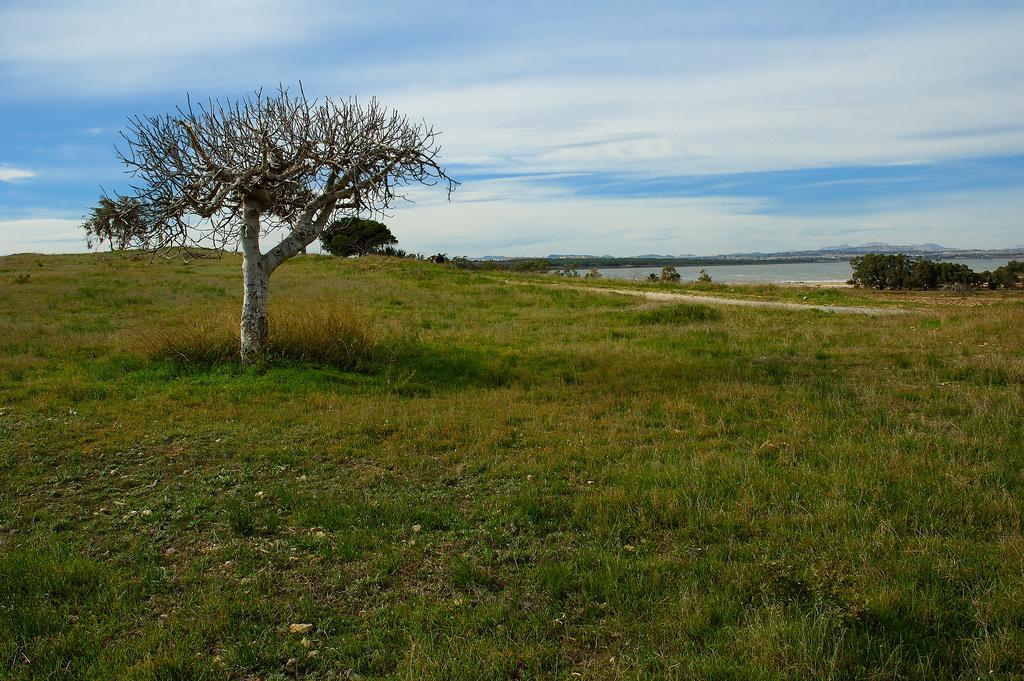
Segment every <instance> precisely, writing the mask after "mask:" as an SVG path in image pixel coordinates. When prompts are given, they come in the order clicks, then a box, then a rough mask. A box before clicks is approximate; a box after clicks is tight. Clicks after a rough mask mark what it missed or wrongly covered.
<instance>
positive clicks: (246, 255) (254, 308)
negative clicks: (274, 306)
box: [241, 206, 270, 364]
mask: <svg viewBox="0 0 1024 681" xmlns="http://www.w3.org/2000/svg"><path fill="white" fill-rule="evenodd" d="M244 219H245V226H244V229H243V232H242V286H243V296H242V324H241V355H242V363H243V364H252V363H253V362H256V361H257V360H258V359H259V358H260V356H261V355H262V354H263V351H264V350H265V349H266V346H267V335H268V332H269V328H270V324H269V317H268V315H267V299H268V297H269V295H270V272H269V271H267V267H266V262H265V260H264V257H263V254H262V253H260V229H259V211H258V210H257V209H255V208H251V207H248V206H247V207H246V208H245V210H244Z"/></svg>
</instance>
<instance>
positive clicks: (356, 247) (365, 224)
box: [320, 217, 398, 258]
mask: <svg viewBox="0 0 1024 681" xmlns="http://www.w3.org/2000/svg"><path fill="white" fill-rule="evenodd" d="M397 243H398V239H396V238H395V235H394V234H392V233H391V230H390V229H388V228H387V226H386V225H385V224H384V223H382V222H377V221H376V220H367V219H364V218H356V217H346V218H341V219H340V220H335V221H334V222H332V223H331V224H329V225H327V227H326V228H324V231H323V233H322V234H321V235H320V245H321V246H323V249H324V250H325V251H327V252H328V253H330V254H331V255H336V256H338V257H339V258H347V257H348V256H350V255H367V254H370V253H378V252H381V251H383V250H384V249H386V248H387V247H388V246H393V245H395V244H397Z"/></svg>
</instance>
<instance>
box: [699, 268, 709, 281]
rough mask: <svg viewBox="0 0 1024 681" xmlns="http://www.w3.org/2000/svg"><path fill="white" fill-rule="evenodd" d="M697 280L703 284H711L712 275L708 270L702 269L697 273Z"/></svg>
mask: <svg viewBox="0 0 1024 681" xmlns="http://www.w3.org/2000/svg"><path fill="white" fill-rule="evenodd" d="M697 281H698V282H700V283H701V284H710V283H711V275H710V274H708V273H707V270H701V271H700V272H698V273H697Z"/></svg>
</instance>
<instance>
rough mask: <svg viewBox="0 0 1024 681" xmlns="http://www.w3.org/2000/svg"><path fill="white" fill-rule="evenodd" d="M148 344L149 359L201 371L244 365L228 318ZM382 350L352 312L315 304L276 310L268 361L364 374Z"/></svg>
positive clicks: (234, 328)
mask: <svg viewBox="0 0 1024 681" xmlns="http://www.w3.org/2000/svg"><path fill="white" fill-rule="evenodd" d="M145 345H146V347H145V348H144V350H145V352H146V354H148V355H149V356H150V357H153V358H154V359H168V360H172V361H174V362H178V363H180V364H192V365H201V366H213V365H217V364H232V363H235V362H238V361H239V355H238V319H237V317H234V318H233V317H232V316H231V315H224V316H223V317H222V318H221V319H218V320H214V321H212V322H209V323H200V324H194V325H192V326H190V327H187V328H185V329H180V330H176V331H168V332H165V333H162V334H159V335H157V336H154V337H151V338H149V339H147V340H146V343H145ZM378 346H379V341H378V337H377V334H376V333H375V332H374V331H373V330H372V329H371V328H370V327H369V326H368V325H367V324H366V323H365V322H364V321H363V320H362V318H360V317H359V316H358V315H357V314H356V312H355V310H354V309H352V308H351V307H348V306H344V305H311V306H309V307H303V308H299V309H294V310H284V309H281V310H272V311H271V315H270V334H269V337H268V340H267V349H266V353H267V357H266V358H267V359H268V360H272V359H290V360H295V361H300V362H322V363H324V364H329V365H331V366H335V367H338V368H340V369H347V370H351V371H364V370H368V369H370V368H372V365H373V364H374V361H375V358H376V356H377V354H378Z"/></svg>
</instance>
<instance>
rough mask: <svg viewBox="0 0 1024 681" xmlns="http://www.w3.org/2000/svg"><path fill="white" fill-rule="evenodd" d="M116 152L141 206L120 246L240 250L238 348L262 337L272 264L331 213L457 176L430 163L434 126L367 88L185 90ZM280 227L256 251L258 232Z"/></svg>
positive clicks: (136, 121)
mask: <svg viewBox="0 0 1024 681" xmlns="http://www.w3.org/2000/svg"><path fill="white" fill-rule="evenodd" d="M121 136H122V137H123V138H124V140H125V142H127V149H125V150H118V157H119V158H120V159H121V160H122V161H123V162H124V163H125V165H127V166H128V168H129V170H130V172H131V174H132V176H133V177H134V178H135V180H136V181H135V183H134V184H133V186H132V189H133V194H132V195H131V197H130V198H131V199H133V200H134V201H136V202H137V204H138V206H140V210H141V211H142V213H141V218H142V219H141V220H139V221H137V222H133V223H132V224H133V225H134V227H135V230H134V232H133V233H132V234H131V235H130V238H129V239H128V242H129V243H128V246H130V247H132V248H141V249H145V250H149V251H153V252H160V253H163V254H165V255H175V254H179V253H180V254H184V255H185V256H186V257H187V256H189V255H190V254H191V253H192V252H193V251H195V250H197V249H215V250H226V249H232V248H238V247H240V249H241V251H242V273H243V302H242V322H241V357H242V361H243V362H247V363H248V362H252V361H253V360H255V359H256V358H257V357H259V355H260V353H261V351H262V350H263V348H264V346H265V344H266V341H267V332H268V316H267V298H268V295H269V282H270V275H271V274H273V273H274V270H276V269H277V268H278V267H280V266H281V264H282V263H284V262H285V261H286V260H288V259H289V258H291V257H293V256H295V255H296V254H298V253H301V252H303V251H304V250H305V248H306V246H308V245H309V244H311V243H312V242H313V241H314V240H316V239H317V238H318V237H319V236H320V233H321V232H322V231H323V229H324V227H325V226H326V225H327V224H328V223H329V222H330V221H331V220H332V219H333V218H335V217H338V216H340V215H355V214H357V213H359V212H361V211H384V210H386V209H388V208H389V207H391V206H392V204H393V203H394V202H395V200H396V199H399V198H404V197H403V195H402V194H401V193H400V192H401V188H402V187H404V186H407V185H410V184H416V183H421V184H428V185H434V184H438V183H441V184H443V185H444V186H445V187H446V189H447V191H448V193H449V196H450V195H451V191H452V190H453V189H454V188H455V186H456V185H457V183H456V182H455V181H454V180H452V179H451V178H450V177H448V175H447V173H446V172H445V170H444V168H442V167H441V165H440V164H439V163H438V160H437V157H438V153H439V151H440V147H439V146H438V145H437V143H436V133H435V132H434V130H433V128H431V127H429V126H427V125H426V124H425V123H412V122H410V120H409V119H408V118H406V117H405V116H401V115H399V114H398V113H397V112H395V111H391V110H389V109H387V108H385V107H383V106H382V105H380V104H379V103H378V102H377V100H375V99H373V100H370V102H369V103H368V104H366V105H361V104H360V103H359V102H358V101H356V100H354V99H353V100H344V101H337V100H333V99H322V100H311V99H307V97H306V95H305V93H304V92H303V91H302V89H301V87H300V88H299V93H298V95H292V94H290V93H289V92H288V90H287V89H285V88H283V87H282V88H280V89H279V90H278V91H277V92H276V93H274V94H273V95H270V96H266V95H264V94H263V93H262V92H261V91H257V92H256V93H255V94H254V95H253V96H250V97H246V98H244V99H240V100H232V101H221V100H210V101H208V102H207V103H206V104H205V105H195V104H193V103H192V102H191V100H189V102H188V104H187V105H186V106H185V107H183V108H178V109H177V111H176V113H174V114H171V115H163V116H146V117H135V118H132V119H130V123H129V126H128V128H127V130H125V131H123V132H122V133H121ZM275 230H283V231H284V234H285V236H284V238H283V240H282V241H281V242H280V243H278V244H277V245H275V246H274V247H272V248H270V249H269V250H267V251H266V252H264V251H263V250H261V248H260V237H263V236H266V235H267V234H268V233H271V232H273V231H275Z"/></svg>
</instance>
